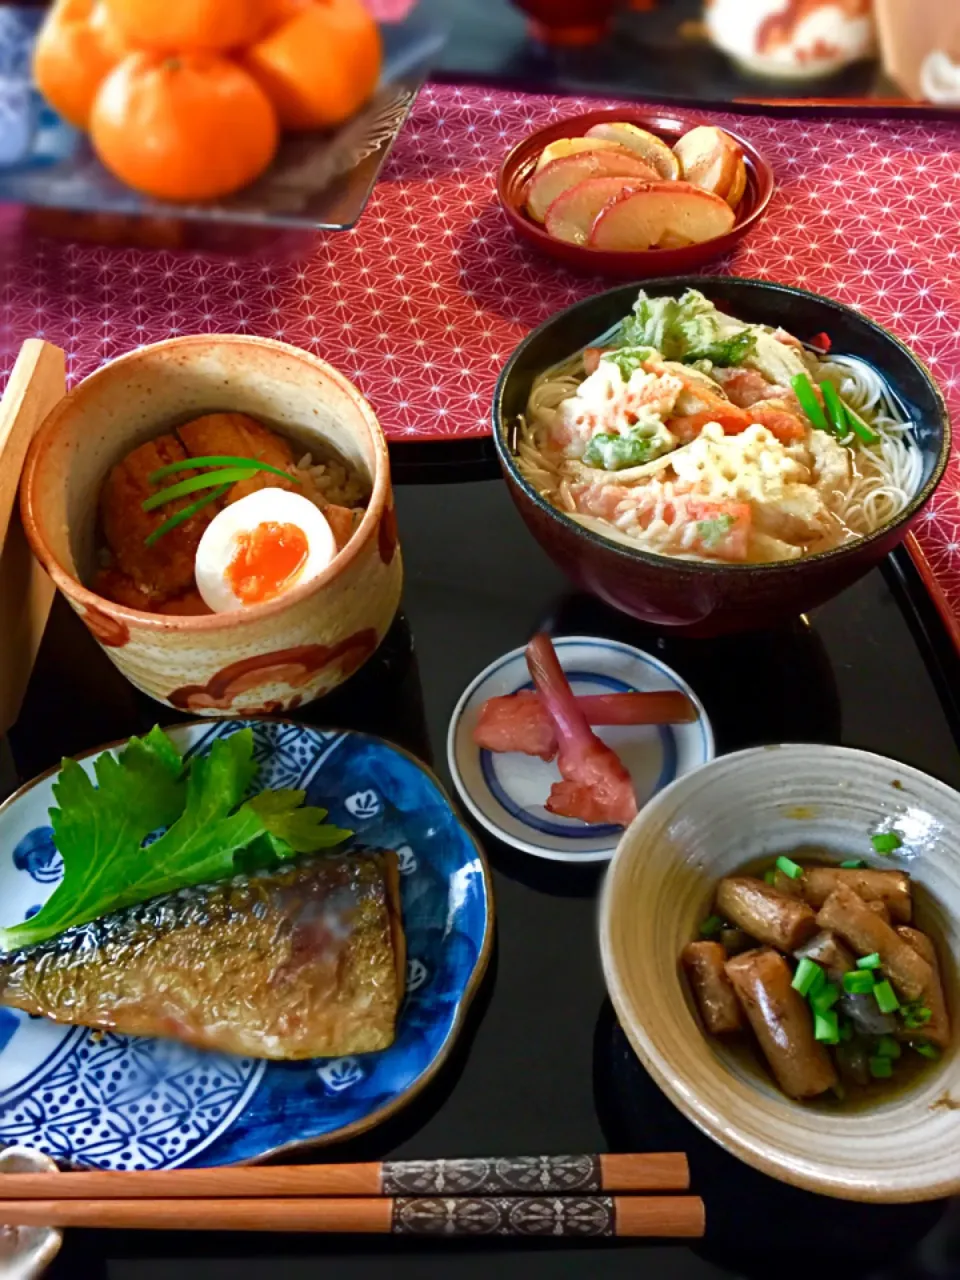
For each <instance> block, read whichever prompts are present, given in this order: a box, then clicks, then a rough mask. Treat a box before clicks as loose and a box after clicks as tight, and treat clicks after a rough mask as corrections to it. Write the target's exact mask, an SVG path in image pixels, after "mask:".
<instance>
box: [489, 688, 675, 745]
mask: <svg viewBox="0 0 960 1280" xmlns="http://www.w3.org/2000/svg"><path fill="white" fill-rule="evenodd" d="M577 706H579V708H580V710H581V711H582V712H583V714H584V715H585V716H586V717H587V723H588V724H591V725H597V724H689V723H691V722H692V721H694V720H696V718H697V708H696V707H695V706H694V704H693V703H692V702H691V701H690V699H689V698H688V697H687V695H686V694H685V693H679V692H672V691H664V692H662V693H659V692H658V693H599V694H589V695H587V696H582V695H581V696H579V697H578V698H577ZM473 740H474V742H475V743H476V744H477V746H478V747H485V748H486V750H487V751H519V752H522V753H523V754H524V755H528V756H539V757H540V758H541V760H552V759H553V757H554V756H555V755H556V754H557V735H556V733H555V731H554V728H553V721H552V720H551V719H550V717H549V715H548V714H547V712H546V709H545V708H544V705H543V703H542V702H541V700H540V695H539V693H536V692H535V691H534V690H532V689H522V690H521V691H520V692H519V693H513V694H509V695H507V696H505V697H500V698H488V699H487V701H486V702H485V703H484V704H483V706H482V707H481V708H480V718H479V720H478V721H477V726H476V728H475V729H474V731H473Z"/></svg>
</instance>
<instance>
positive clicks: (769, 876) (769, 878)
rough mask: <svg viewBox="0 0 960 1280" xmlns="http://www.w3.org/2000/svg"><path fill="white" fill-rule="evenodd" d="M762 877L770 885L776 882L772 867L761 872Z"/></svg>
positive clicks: (775, 874)
mask: <svg viewBox="0 0 960 1280" xmlns="http://www.w3.org/2000/svg"><path fill="white" fill-rule="evenodd" d="M763 878H764V880H765V881H766V882H767V884H768V885H770V886H771V887H772V886H773V885H775V884H776V883H777V873H776V871H774V869H773V867H771V868H770V870H769V871H765V872H764V873H763Z"/></svg>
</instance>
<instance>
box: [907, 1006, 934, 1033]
mask: <svg viewBox="0 0 960 1280" xmlns="http://www.w3.org/2000/svg"><path fill="white" fill-rule="evenodd" d="M900 1013H901V1016H902V1017H903V1025H904V1026H905V1027H906V1028H907V1030H908V1031H917V1030H919V1028H920V1027H925V1026H926V1025H927V1023H928V1022H929V1021H930V1019H931V1018H932V1017H933V1014H932V1013H931V1012H930V1010H929V1009H928V1008H927V1006H926V1005H925V1004H920V1002H919V1001H918V1000H915V1001H913V1002H912V1003H911V1004H905V1005H903V1006H902V1007H901V1009H900Z"/></svg>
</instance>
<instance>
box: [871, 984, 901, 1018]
mask: <svg viewBox="0 0 960 1280" xmlns="http://www.w3.org/2000/svg"><path fill="white" fill-rule="evenodd" d="M873 996H874V999H875V1000H876V1002H877V1006H878V1007H879V1009H880V1012H881V1013H896V1012H897V1010H898V1009H899V1008H900V1001H899V1000H898V999H897V997H896V995H895V994H894V990H893V987H891V985H890V983H889V982H887V980H886V978H884V980H883V982H878V983H876V984H875V985H874V988H873Z"/></svg>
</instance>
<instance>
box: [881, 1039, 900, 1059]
mask: <svg viewBox="0 0 960 1280" xmlns="http://www.w3.org/2000/svg"><path fill="white" fill-rule="evenodd" d="M902 1052H903V1050H902V1049H901V1048H900V1042H899V1041H898V1040H894V1038H893V1036H881V1037H880V1039H879V1040H878V1041H877V1057H878V1058H899V1057H900V1054H901V1053H902Z"/></svg>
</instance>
